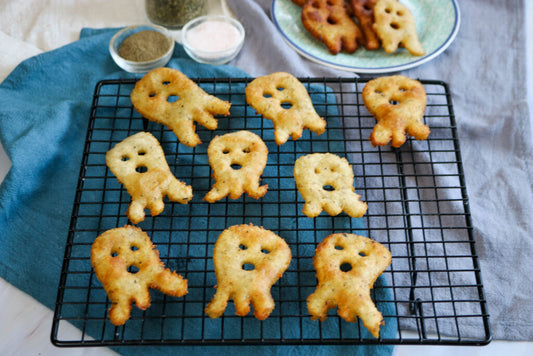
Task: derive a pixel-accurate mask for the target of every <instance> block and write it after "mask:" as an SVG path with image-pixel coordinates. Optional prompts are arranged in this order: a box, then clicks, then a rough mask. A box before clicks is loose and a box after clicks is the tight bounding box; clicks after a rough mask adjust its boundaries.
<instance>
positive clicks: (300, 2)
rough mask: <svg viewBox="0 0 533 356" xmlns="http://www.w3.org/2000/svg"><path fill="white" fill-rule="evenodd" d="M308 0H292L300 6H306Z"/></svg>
mask: <svg viewBox="0 0 533 356" xmlns="http://www.w3.org/2000/svg"><path fill="white" fill-rule="evenodd" d="M307 1H308V0H292V2H293V3H295V4H296V5H298V6H304V5H305V3H306V2H307Z"/></svg>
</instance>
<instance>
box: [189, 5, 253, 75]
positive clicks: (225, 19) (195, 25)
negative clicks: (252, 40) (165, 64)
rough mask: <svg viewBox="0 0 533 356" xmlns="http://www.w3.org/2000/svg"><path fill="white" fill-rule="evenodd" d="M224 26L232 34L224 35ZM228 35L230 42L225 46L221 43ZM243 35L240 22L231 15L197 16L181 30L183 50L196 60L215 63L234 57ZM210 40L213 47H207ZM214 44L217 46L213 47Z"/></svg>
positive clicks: (242, 42) (241, 43)
mask: <svg viewBox="0 0 533 356" xmlns="http://www.w3.org/2000/svg"><path fill="white" fill-rule="evenodd" d="M228 25H229V26H228ZM224 28H226V29H227V30H229V32H230V33H229V34H230V35H232V36H224V32H223V31H222V30H223V29H224ZM217 30H218V31H217ZM230 37H231V38H232V42H231V43H228V44H227V46H226V45H225V44H223V43H224V40H226V39H228V38H230ZM244 37H245V32H244V27H243V26H242V24H241V23H240V22H239V21H237V20H236V19H234V18H233V17H229V16H223V15H207V16H201V17H198V18H196V19H194V20H191V21H189V22H188V23H187V24H186V25H185V26H184V27H183V29H182V31H181V42H182V44H183V48H184V49H185V52H187V54H188V55H189V56H190V57H191V58H192V59H194V60H195V61H197V62H200V63H207V64H215V65H218V64H225V63H228V62H229V61H231V60H232V59H233V58H235V57H236V56H237V54H238V53H239V51H240V50H241V48H242V45H243V44H244ZM192 38H194V39H196V42H194V41H192V40H191V39H192ZM210 41H211V43H212V46H213V47H208V45H209V43H210ZM215 46H216V47H218V48H214V47H215Z"/></svg>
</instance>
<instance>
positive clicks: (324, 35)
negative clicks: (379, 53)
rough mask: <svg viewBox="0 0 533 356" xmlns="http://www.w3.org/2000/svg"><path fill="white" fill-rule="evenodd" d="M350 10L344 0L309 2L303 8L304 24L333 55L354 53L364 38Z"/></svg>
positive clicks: (314, 0)
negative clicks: (341, 52) (343, 52)
mask: <svg viewBox="0 0 533 356" xmlns="http://www.w3.org/2000/svg"><path fill="white" fill-rule="evenodd" d="M349 9H350V7H349V6H347V4H346V3H345V1H344V0H309V1H308V2H306V3H305V4H304V5H303V7H302V16H301V19H302V24H303V26H304V28H305V29H306V30H307V31H309V33H310V34H311V35H312V36H313V37H315V38H316V39H318V40H319V41H321V42H323V43H324V44H325V45H326V47H327V48H328V50H329V52H330V53H331V54H337V53H339V52H340V51H341V50H342V51H345V52H347V53H353V52H355V51H356V50H357V44H358V43H364V37H363V34H362V33H361V30H360V29H359V27H358V26H357V24H356V23H355V22H354V20H352V18H351V17H350V13H349Z"/></svg>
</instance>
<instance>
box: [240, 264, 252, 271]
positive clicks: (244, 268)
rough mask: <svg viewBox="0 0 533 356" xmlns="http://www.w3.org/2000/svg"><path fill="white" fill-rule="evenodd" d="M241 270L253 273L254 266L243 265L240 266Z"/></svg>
mask: <svg viewBox="0 0 533 356" xmlns="http://www.w3.org/2000/svg"><path fill="white" fill-rule="evenodd" d="M242 269H243V270H245V271H253V270H254V269H255V266H254V264H253V263H244V264H243V265H242Z"/></svg>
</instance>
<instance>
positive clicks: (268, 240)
mask: <svg viewBox="0 0 533 356" xmlns="http://www.w3.org/2000/svg"><path fill="white" fill-rule="evenodd" d="M213 261H214V264H215V274H216V276H217V286H216V288H217V291H216V294H215V296H214V297H213V299H212V300H211V302H210V303H209V305H207V307H206V309H205V312H206V314H207V315H208V316H209V317H210V318H213V319H215V318H218V317H220V316H221V315H222V314H223V313H224V311H225V310H226V306H227V304H228V300H229V299H232V300H233V302H234V304H235V313H236V314H237V315H239V316H245V315H247V314H248V313H249V312H250V303H251V304H252V306H253V308H254V316H255V317H256V318H257V319H259V320H264V319H266V318H267V317H268V316H269V315H270V313H271V312H272V310H274V307H275V303H274V300H273V298H272V295H271V294H270V289H271V287H272V285H273V284H274V283H276V282H277V281H278V279H280V278H281V276H282V274H283V273H284V272H285V270H286V269H287V268H288V267H289V264H290V261H291V250H290V248H289V246H288V245H287V243H286V242H285V241H284V240H283V239H282V238H281V237H279V236H278V235H276V234H274V233H273V232H272V231H269V230H266V229H263V228H262V227H257V226H253V225H251V224H250V225H235V226H231V227H229V228H228V229H226V230H224V231H223V232H222V234H220V236H219V237H218V240H217V242H216V244H215V249H214V252H213ZM252 266H253V269H252Z"/></svg>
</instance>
